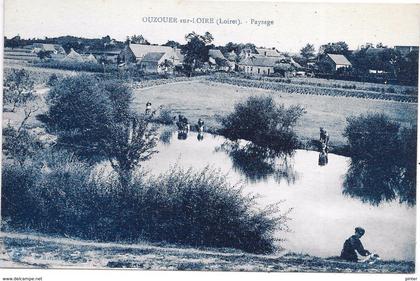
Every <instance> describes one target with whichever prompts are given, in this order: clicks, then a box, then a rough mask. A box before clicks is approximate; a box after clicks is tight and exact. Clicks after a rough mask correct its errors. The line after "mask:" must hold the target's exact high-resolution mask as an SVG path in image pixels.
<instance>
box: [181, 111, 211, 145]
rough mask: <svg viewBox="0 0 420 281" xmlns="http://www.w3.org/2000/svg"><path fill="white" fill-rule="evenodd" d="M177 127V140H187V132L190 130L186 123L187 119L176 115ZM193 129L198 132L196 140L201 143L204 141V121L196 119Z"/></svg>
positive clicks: (188, 124)
mask: <svg viewBox="0 0 420 281" xmlns="http://www.w3.org/2000/svg"><path fill="white" fill-rule="evenodd" d="M174 119H176V117H174ZM176 125H177V127H178V139H187V136H188V132H189V131H190V130H191V126H190V123H189V122H188V119H187V117H185V116H184V115H182V114H179V115H178V121H177V122H176ZM195 129H196V131H197V132H198V134H197V140H199V141H201V140H203V139H204V121H203V120H202V119H201V118H198V121H197V124H196V125H195Z"/></svg>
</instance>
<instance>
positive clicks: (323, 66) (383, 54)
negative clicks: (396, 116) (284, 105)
mask: <svg viewBox="0 0 420 281" xmlns="http://www.w3.org/2000/svg"><path fill="white" fill-rule="evenodd" d="M327 54H340V55H344V56H345V57H346V58H347V59H348V60H349V61H350V62H351V64H352V66H351V67H349V68H341V69H338V70H337V71H335V70H334V69H332V67H331V65H330V64H328V63H326V62H325V56H326V55H327ZM294 59H295V60H296V61H298V62H299V63H300V64H301V65H302V66H305V67H306V69H307V70H309V71H312V72H314V73H315V75H316V76H317V77H320V78H332V79H344V80H353V81H361V82H375V83H378V82H379V83H384V82H385V83H393V84H402V85H417V82H418V65H419V51H418V48H417V49H413V50H411V51H408V52H405V51H404V52H402V51H400V50H399V49H397V48H394V47H388V46H385V45H383V44H382V43H378V44H376V45H374V44H372V43H366V44H364V45H362V46H361V47H360V48H358V49H357V50H350V49H349V47H348V45H347V43H346V42H343V41H340V42H333V43H328V44H324V45H322V46H321V47H320V48H319V50H318V52H316V50H315V48H314V45H312V44H306V45H305V46H304V47H303V48H302V49H301V50H300V53H299V55H296V56H294Z"/></svg>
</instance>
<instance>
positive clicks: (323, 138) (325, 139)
mask: <svg viewBox="0 0 420 281" xmlns="http://www.w3.org/2000/svg"><path fill="white" fill-rule="evenodd" d="M319 142H320V143H321V146H322V144H325V147H326V149H327V150H328V143H329V142H330V136H329V135H328V132H327V130H325V129H324V128H322V127H321V128H319Z"/></svg>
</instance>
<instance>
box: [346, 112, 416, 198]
mask: <svg viewBox="0 0 420 281" xmlns="http://www.w3.org/2000/svg"><path fill="white" fill-rule="evenodd" d="M347 123H348V124H347V126H346V128H345V130H344V136H345V137H346V138H347V141H348V144H349V145H348V150H349V155H350V157H351V160H352V161H351V164H350V168H349V170H348V172H347V174H346V177H345V180H344V184H343V186H344V191H343V192H344V193H345V194H349V195H351V196H353V197H358V198H361V199H362V200H363V201H368V202H370V203H373V204H379V203H380V202H382V201H391V200H394V199H396V198H398V199H399V201H400V202H406V203H408V204H410V205H414V204H415V202H416V154H417V153H416V144H417V138H416V137H417V130H416V128H415V127H413V128H410V129H407V128H402V129H400V125H399V124H398V123H395V122H393V121H391V120H390V118H389V117H387V116H386V115H384V114H366V115H360V116H353V117H349V118H348V119H347Z"/></svg>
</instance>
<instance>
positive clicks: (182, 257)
mask: <svg viewBox="0 0 420 281" xmlns="http://www.w3.org/2000/svg"><path fill="white" fill-rule="evenodd" d="M0 245H1V246H0V268H28V267H29V268H92V269H95V268H96V269H98V268H138V269H142V270H206V271H268V272H367V273H410V272H414V266H415V265H414V262H406V261H378V262H376V263H374V264H369V263H351V262H345V261H342V260H339V259H337V258H319V257H313V256H309V255H302V254H294V253H279V254H276V255H270V256H268V255H254V254H248V253H244V252H241V251H239V250H233V249H208V248H202V249H195V248H188V247H179V246H177V245H165V244H160V245H159V244H147V243H139V244H129V245H128V244H117V243H96V242H87V241H80V240H74V239H69V238H54V237H47V236H37V235H26V234H14V233H1V234H0Z"/></svg>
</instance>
